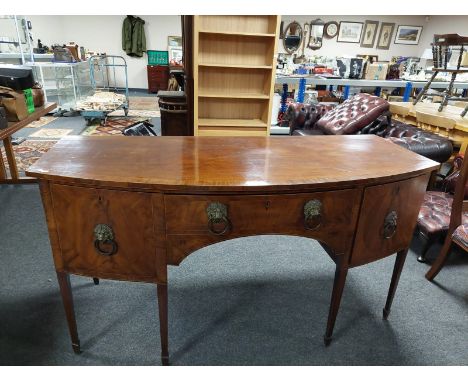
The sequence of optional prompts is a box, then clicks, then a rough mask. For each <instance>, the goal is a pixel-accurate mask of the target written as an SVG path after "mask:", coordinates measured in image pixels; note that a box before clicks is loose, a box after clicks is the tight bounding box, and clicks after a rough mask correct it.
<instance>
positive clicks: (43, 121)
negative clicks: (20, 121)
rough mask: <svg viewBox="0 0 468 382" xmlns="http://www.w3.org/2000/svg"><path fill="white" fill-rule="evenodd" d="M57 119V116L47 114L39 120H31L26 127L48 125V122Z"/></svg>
mask: <svg viewBox="0 0 468 382" xmlns="http://www.w3.org/2000/svg"><path fill="white" fill-rule="evenodd" d="M56 119H57V117H52V116H48V115H46V116H44V117H41V118H39V120H37V121H33V122H31V123H30V124H29V125H27V126H26V127H32V128H37V127H42V126H44V125H47V124H49V123H51V122H52V121H55V120H56Z"/></svg>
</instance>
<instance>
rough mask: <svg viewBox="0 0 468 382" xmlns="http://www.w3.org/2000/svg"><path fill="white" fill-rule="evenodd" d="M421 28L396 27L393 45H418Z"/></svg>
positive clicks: (409, 26)
mask: <svg viewBox="0 0 468 382" xmlns="http://www.w3.org/2000/svg"><path fill="white" fill-rule="evenodd" d="M422 29H423V27H418V26H411V25H398V29H397V32H396V35H395V44H404V45H418V44H419V38H420V37H421V32H422Z"/></svg>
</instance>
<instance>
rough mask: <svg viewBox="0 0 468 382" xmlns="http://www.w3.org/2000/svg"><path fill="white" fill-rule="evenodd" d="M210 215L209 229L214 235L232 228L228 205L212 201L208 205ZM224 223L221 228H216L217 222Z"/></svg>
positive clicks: (221, 233)
mask: <svg viewBox="0 0 468 382" xmlns="http://www.w3.org/2000/svg"><path fill="white" fill-rule="evenodd" d="M206 214H207V216H208V230H209V231H210V232H211V233H212V234H214V235H223V234H225V233H226V232H228V231H229V230H230V229H231V222H230V221H229V218H228V214H227V207H226V205H224V204H222V203H218V202H214V203H210V204H209V205H208V207H206ZM221 223H222V224H223V226H222V227H221V229H218V230H217V229H216V227H215V225H216V224H221Z"/></svg>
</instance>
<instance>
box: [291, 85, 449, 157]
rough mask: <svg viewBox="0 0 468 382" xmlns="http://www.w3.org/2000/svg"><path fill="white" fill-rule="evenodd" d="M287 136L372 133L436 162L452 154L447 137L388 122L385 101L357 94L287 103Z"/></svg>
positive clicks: (388, 115) (387, 106)
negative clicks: (328, 100) (342, 98)
mask: <svg viewBox="0 0 468 382" xmlns="http://www.w3.org/2000/svg"><path fill="white" fill-rule="evenodd" d="M286 117H287V118H288V120H289V127H290V134H291V135H342V134H376V135H379V136H381V137H382V138H386V139H388V140H390V141H392V142H393V143H395V144H398V145H400V146H402V147H405V148H407V149H409V150H411V151H413V152H415V153H417V154H420V155H423V156H425V157H427V158H430V159H433V160H435V161H437V162H439V163H443V162H445V161H447V160H448V159H449V158H450V156H451V155H452V151H453V147H452V144H451V142H450V140H448V139H446V138H443V137H440V136H439V135H436V134H432V133H429V132H426V131H423V130H421V129H418V128H417V127H415V126H411V125H407V124H404V123H401V122H397V121H392V120H391V113H390V112H389V104H388V102H387V101H386V100H384V99H382V98H380V97H376V96H373V95H370V94H365V93H361V94H357V95H355V96H353V97H351V98H349V99H348V100H346V101H345V102H343V103H342V104H340V105H338V106H336V107H333V106H331V105H329V104H320V103H319V104H318V105H304V104H300V103H293V104H291V105H289V107H288V110H287V113H286Z"/></svg>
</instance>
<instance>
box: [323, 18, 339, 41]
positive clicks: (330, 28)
mask: <svg viewBox="0 0 468 382" xmlns="http://www.w3.org/2000/svg"><path fill="white" fill-rule="evenodd" d="M323 32H324V35H325V37H327V38H333V37H335V36H336V35H337V34H338V23H337V22H336V21H330V22H328V23H326V24H325V27H324V30H323Z"/></svg>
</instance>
